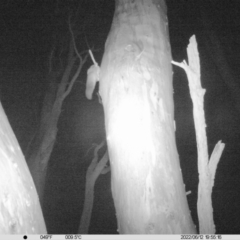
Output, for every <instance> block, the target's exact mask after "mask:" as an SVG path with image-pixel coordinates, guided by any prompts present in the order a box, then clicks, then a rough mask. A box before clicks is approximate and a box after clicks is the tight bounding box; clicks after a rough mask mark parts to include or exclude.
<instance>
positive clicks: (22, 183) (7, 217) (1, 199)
mask: <svg viewBox="0 0 240 240" xmlns="http://www.w3.org/2000/svg"><path fill="white" fill-rule="evenodd" d="M0 206H1V207H0V234H43V233H46V227H45V223H44V219H43V215H42V210H41V207H40V203H39V199H38V195H37V191H36V188H35V186H34V183H33V179H32V177H31V174H30V172H29V170H28V167H27V164H26V161H25V159H24V156H23V154H22V151H21V149H20V147H19V144H18V141H17V139H16V137H15V135H14V133H13V131H12V128H11V126H10V124H9V122H8V119H7V116H6V115H5V113H4V110H3V108H2V105H1V104H0Z"/></svg>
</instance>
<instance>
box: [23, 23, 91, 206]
mask: <svg viewBox="0 0 240 240" xmlns="http://www.w3.org/2000/svg"><path fill="white" fill-rule="evenodd" d="M69 29H70V31H71V34H72V40H71V41H70V44H69V52H68V61H67V65H66V67H65V70H64V72H63V73H62V77H61V80H60V83H57V81H55V78H56V77H57V76H58V75H59V73H58V72H50V73H49V76H48V77H49V78H50V81H51V87H50V90H49V91H48V92H47V94H46V96H45V99H44V104H43V107H42V112H41V119H40V125H39V128H38V131H37V133H36V135H35V138H34V139H33V141H32V143H31V145H30V147H29V151H28V152H27V154H26V158H27V161H28V165H29V168H30V171H31V174H32V176H33V179H34V182H35V185H36V188H37V191H38V194H39V199H40V202H42V200H43V193H44V185H45V179H46V173H47V166H48V162H49V159H50V155H51V153H52V150H53V147H54V143H55V141H56V135H57V130H58V129H57V124H58V119H59V116H60V114H61V109H62V104H63V102H64V99H65V98H66V97H67V96H68V95H69V93H70V91H71V89H72V87H73V84H74V83H75V81H76V79H77V77H78V76H79V74H80V72H81V69H82V67H83V64H84V63H85V62H86V60H87V55H85V56H84V58H83V57H82V56H81V55H80V54H79V52H78V50H77V48H76V45H75V41H74V36H73V32H72V30H71V28H70V25H69ZM77 60H78V61H79V65H78V68H77V70H76V72H75V73H73V69H74V65H75V64H76V62H77Z"/></svg>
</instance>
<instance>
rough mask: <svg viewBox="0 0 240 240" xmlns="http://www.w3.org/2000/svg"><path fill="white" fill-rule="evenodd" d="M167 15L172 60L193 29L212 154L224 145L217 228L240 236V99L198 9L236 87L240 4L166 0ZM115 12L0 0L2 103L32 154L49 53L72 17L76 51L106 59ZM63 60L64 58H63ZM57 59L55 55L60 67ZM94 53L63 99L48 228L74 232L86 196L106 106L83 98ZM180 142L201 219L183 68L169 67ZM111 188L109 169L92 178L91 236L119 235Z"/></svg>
mask: <svg viewBox="0 0 240 240" xmlns="http://www.w3.org/2000/svg"><path fill="white" fill-rule="evenodd" d="M167 5H168V19H169V32H170V43H171V47H172V56H173V59H174V60H175V61H182V60H183V59H186V47H187V45H188V43H189V38H190V37H191V36H192V35H193V34H195V35H196V38H197V42H198V49H199V53H200V61H201V80H202V85H203V88H205V89H206V95H205V114H206V123H207V136H208V145H209V153H211V152H212V149H213V147H214V145H215V144H216V142H217V141H218V140H222V141H223V142H224V143H226V147H225V150H224V152H223V155H222V158H221V160H220V163H219V165H218V168H217V172H216V179H215V186H214V189H213V209H214V220H215V224H216V229H217V233H222V234H239V233H240V204H239V203H240V175H239V172H240V160H239V157H240V148H239V140H240V138H239V133H240V128H239V120H240V115H239V113H238V112H237V111H236V108H235V102H234V98H233V97H232V95H231V92H230V91H229V90H228V88H227V86H226V84H225V82H224V80H223V79H222V77H221V75H220V74H219V69H218V68H217V67H216V65H215V63H214V61H213V60H214V59H213V58H212V55H211V54H210V53H209V51H208V50H206V48H205V41H206V33H205V32H204V30H203V26H202V22H201V15H200V9H203V10H204V11H206V13H208V15H209V16H210V19H211V22H212V26H213V28H214V31H215V33H216V35H217V36H218V38H219V40H220V42H221V44H222V46H223V49H222V50H223V51H224V53H225V57H226V59H227V63H228V65H229V67H230V69H231V72H232V74H233V75H234V77H235V80H236V82H237V84H239V85H240V83H239V81H240V80H239V75H240V67H239V66H240V57H239V56H240V3H239V1H238V0H235V1H232V0H228V1H224V0H218V1H210V0H209V1H201V0H200V1H195V0H192V1H191V0H189V1H187V0H178V1H176V0H169V1H167ZM113 14H114V0H105V1H104V0H95V1H94V0H85V1H84V0H83V1H81V0H79V1H77V0H69V1H66V0H65V1H64V0H59V1H56V0H45V1H34V0H29V1H27V0H25V1H21V0H19V1H11V0H8V1H1V4H0V29H1V31H0V100H1V103H2V104H3V107H4V110H5V112H6V114H7V116H8V119H9V122H10V124H11V126H12V128H13V131H14V133H15V134H16V137H17V139H18V141H19V144H20V146H21V148H22V150H23V153H25V152H26V149H27V146H28V143H29V141H30V140H31V138H32V136H33V135H34V133H35V131H36V128H37V125H38V121H39V114H40V109H41V106H42V100H43V97H44V94H45V92H46V89H47V82H46V75H47V71H48V60H49V54H50V52H51V50H52V49H53V47H54V46H57V47H58V49H64V47H66V43H67V40H66V39H68V37H69V31H68V25H67V20H68V16H69V15H71V16H74V17H73V18H74V19H75V25H74V31H75V32H76V31H77V30H78V31H79V32H80V34H79V35H78V38H77V47H78V49H79V51H81V50H87V49H89V48H93V47H94V49H96V51H95V52H94V56H95V58H96V60H97V61H98V63H99V64H100V62H101V58H102V55H103V52H104V44H105V41H106V38H107V35H108V32H109V30H110V27H111V22H112V18H113ZM63 59H64V56H63ZM58 64H59V62H57V60H56V66H55V67H57V65H58ZM91 64H92V62H91V60H90V59H88V61H87V63H86V64H85V66H84V68H83V70H82V72H81V74H80V76H79V78H78V80H77V82H76V83H75V85H74V87H73V90H72V92H71V94H70V95H69V96H68V97H67V99H66V101H65V102H64V104H63V111H62V114H61V116H60V119H59V124H58V129H59V130H58V135H57V141H56V144H55V147H54V150H53V153H52V155H51V160H50V164H49V171H48V174H47V186H46V192H45V199H44V206H43V213H44V217H45V221H46V225H47V229H48V233H52V234H68V233H76V231H77V228H78V225H79V222H80V216H81V213H82V207H83V200H84V182H85V173H86V168H87V166H88V165H89V163H90V161H91V158H92V154H93V153H92V151H90V152H89V153H88V154H86V153H87V150H88V149H89V148H90V147H91V146H92V143H100V142H101V141H102V139H103V138H104V131H105V130H104V119H103V109H102V106H101V105H100V104H99V103H98V98H97V96H96V94H95V95H94V99H93V100H92V101H88V100H87V99H86V98H85V95H84V90H85V82H86V71H87V69H88V67H89V66H90V65H91ZM173 71H174V79H173V83H174V101H175V119H176V126H177V131H176V139H177V146H178V150H179V156H180V161H181V167H182V171H183V176H184V181H185V184H186V190H187V191H189V190H191V191H192V193H191V194H190V195H188V201H189V206H190V209H191V212H192V216H193V220H194V222H195V224H197V213H196V201H197V185H198V173H197V149H196V140H195V133H194V125H193V120H192V103H191V99H190V95H189V89H188V83H187V79H186V76H185V73H184V72H183V70H182V69H180V68H177V67H175V66H174V67H173ZM116 230H117V226H116V217H115V210H114V205H113V200H112V197H111V189H110V173H108V174H107V175H102V176H100V177H99V179H98V180H97V182H96V186H95V201H94V207H93V214H92V218H91V226H90V231H89V233H92V234H115V233H117V231H116Z"/></svg>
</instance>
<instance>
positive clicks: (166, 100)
mask: <svg viewBox="0 0 240 240" xmlns="http://www.w3.org/2000/svg"><path fill="white" fill-rule="evenodd" d="M100 95H101V97H102V103H103V107H104V114H105V128H106V135H107V144H108V153H109V159H110V163H111V187H112V194H113V199H114V205H115V209H116V215H117V221H118V231H119V233H121V234H175V233H178V234H180V233H195V232H196V229H195V226H194V225H193V222H192V219H191V215H190V211H189V208H188V204H187V199H186V192H185V186H184V183H183V179H182V173H181V169H180V164H179V157H178V153H177V149H176V142H175V123H174V115H173V114H174V109H173V107H174V106H173V88H172V67H171V49H170V44H169V36H168V22H167V10H166V5H165V1H164V0H155V1H153V0H141V1H132V0H118V1H116V9H115V14H114V19H113V23H112V28H111V31H110V33H109V36H108V39H107V41H106V45H105V52H104V56H103V60H102V64H101V71H100Z"/></svg>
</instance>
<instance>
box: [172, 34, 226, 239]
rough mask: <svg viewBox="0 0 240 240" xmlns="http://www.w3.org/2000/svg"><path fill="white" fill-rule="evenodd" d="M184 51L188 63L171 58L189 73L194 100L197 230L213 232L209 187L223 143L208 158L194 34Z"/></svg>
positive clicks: (198, 62)
mask: <svg viewBox="0 0 240 240" xmlns="http://www.w3.org/2000/svg"><path fill="white" fill-rule="evenodd" d="M187 53H188V62H189V65H188V64H187V63H186V62H185V61H183V62H182V63H177V62H174V61H172V62H173V63H174V64H175V65H177V66H180V67H182V68H183V69H184V70H185V72H186V74H187V76H188V82H189V88H190V95H191V98H192V102H193V117H194V125H195V130H196V139H197V150H198V173H199V185H198V201H197V209H198V219H199V233H200V234H214V233H215V224H214V220H213V207H212V189H213V186H214V179H215V174H216V169H217V165H218V163H219V160H220V157H221V155H222V151H223V149H224V147H225V144H223V143H222V142H221V141H219V142H218V143H217V144H216V146H215V148H214V150H213V153H212V155H211V158H210V159H209V157H208V145H207V136H206V129H205V126H206V122H205V114H204V107H203V106H204V104H203V99H204V94H205V92H206V91H205V89H203V88H202V86H201V78H200V60H199V54H198V50H197V42H196V38H195V36H192V37H191V38H190V44H189V46H188V48H187Z"/></svg>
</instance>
